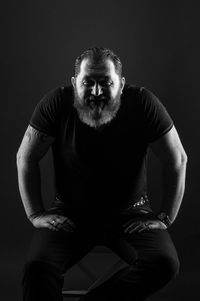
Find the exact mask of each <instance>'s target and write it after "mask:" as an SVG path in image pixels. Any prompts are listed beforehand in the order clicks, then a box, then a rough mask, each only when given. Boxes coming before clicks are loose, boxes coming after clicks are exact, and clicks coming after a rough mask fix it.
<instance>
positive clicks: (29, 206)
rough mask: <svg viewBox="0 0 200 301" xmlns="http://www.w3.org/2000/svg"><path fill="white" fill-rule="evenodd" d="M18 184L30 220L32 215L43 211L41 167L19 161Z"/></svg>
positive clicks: (35, 163) (33, 163)
mask: <svg viewBox="0 0 200 301" xmlns="http://www.w3.org/2000/svg"><path fill="white" fill-rule="evenodd" d="M17 170H18V184H19V191H20V195H21V199H22V203H23V206H24V209H25V212H26V215H27V217H28V218H29V217H30V216H31V215H32V214H34V213H36V212H39V211H43V210H44V206H43V202H42V196H41V176H40V167H39V164H38V163H37V162H30V161H29V162H26V161H25V160H23V159H22V160H18V162H17Z"/></svg>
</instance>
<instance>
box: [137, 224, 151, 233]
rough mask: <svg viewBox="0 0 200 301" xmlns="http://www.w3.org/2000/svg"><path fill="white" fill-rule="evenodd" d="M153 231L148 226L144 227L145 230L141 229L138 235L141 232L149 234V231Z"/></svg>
mask: <svg viewBox="0 0 200 301" xmlns="http://www.w3.org/2000/svg"><path fill="white" fill-rule="evenodd" d="M151 229H152V228H151V226H150V225H148V226H146V227H143V228H141V229H139V230H138V233H141V232H148V231H149V230H151Z"/></svg>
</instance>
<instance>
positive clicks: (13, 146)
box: [0, 0, 200, 301]
mask: <svg viewBox="0 0 200 301" xmlns="http://www.w3.org/2000/svg"><path fill="white" fill-rule="evenodd" d="M197 4H198V1H159V0H157V1H156V0H153V1H141V0H136V1H126V0H124V1H114V0H113V1H109V0H107V1H101V2H95V1H74V2H73V3H72V1H64V0H60V1H53V0H48V1H47V0H43V1H20V0H19V1H13V0H11V1H2V2H1V18H0V22H1V31H2V33H1V110H0V112H1V118H0V121H1V172H0V177H1V178H0V183H1V217H0V223H1V226H0V230H1V234H0V243H1V246H0V264H1V269H0V278H1V279H0V283H1V286H2V288H1V289H0V295H1V296H0V297H1V298H0V299H1V300H9V301H10V300H21V298H20V294H21V288H20V281H21V279H20V277H21V269H22V263H23V261H24V259H25V256H26V249H27V246H28V243H29V240H30V237H31V235H32V231H33V228H32V225H31V224H30V223H29V222H28V220H27V219H26V216H25V212H24V209H23V206H22V202H21V199H20V196H19V192H18V185H17V173H16V163H15V161H16V159H15V157H16V152H17V150H18V147H19V145H20V143H21V139H22V136H23V134H24V131H25V129H26V127H27V125H28V121H29V118H30V116H31V114H32V111H33V109H34V107H35V105H36V103H37V102H38V101H39V100H40V99H41V97H42V96H43V95H44V94H45V93H47V92H48V91H49V90H51V89H53V88H55V87H57V86H60V85H64V84H66V83H67V84H69V83H70V78H71V76H73V72H74V70H73V66H74V60H75V58H76V57H77V56H78V55H79V54H80V53H81V52H82V51H83V50H85V49H86V48H88V47H90V46H94V45H96V46H104V47H107V48H111V49H113V50H114V52H116V53H117V54H118V55H119V57H120V58H121V60H122V63H123V68H124V76H125V77H126V81H127V82H129V83H132V84H136V85H139V86H145V87H147V88H148V89H150V90H151V91H152V92H154V93H155V94H156V95H157V96H158V97H159V98H160V100H161V101H162V102H163V104H164V105H165V106H166V107H167V109H168V112H169V113H170V115H171V117H172V119H173V121H174V124H175V126H176V128H177V131H178V133H179V135H180V138H181V141H182V144H183V146H184V148H185V150H186V153H187V155H188V166H187V178H186V190H185V195H184V199H183V203H182V206H181V209H180V212H179V215H178V217H177V219H176V221H175V223H174V225H173V227H172V228H171V230H170V233H171V235H172V237H173V240H174V242H175V245H176V247H177V250H178V253H179V257H180V261H181V270H180V274H179V277H178V278H177V279H176V280H175V281H174V282H172V283H170V284H169V285H168V286H167V287H166V288H165V289H163V290H162V291H161V292H159V293H158V294H157V298H158V297H159V298H160V299H158V300H161V297H162V298H163V299H162V300H170V301H173V300H188V299H189V298H190V300H196V298H195V297H194V296H195V293H198V277H197V275H198V274H197V271H198V268H199V256H198V254H199V251H200V243H199V232H200V230H199V223H198V222H199V209H200V205H199V195H198V191H199V189H198V180H199V175H198V171H199V156H198V154H199V151H200V149H199V138H200V137H199V107H200V105H199V25H200V24H198V23H199V21H198V19H199V9H198V5H197ZM51 164H52V163H51V154H50V153H48V155H47V156H46V157H45V158H44V160H43V161H42V162H41V166H42V181H43V194H44V199H45V203H48V202H49V200H50V199H51V198H52V193H53V188H52V176H49V174H51V173H52V165H51ZM148 174H149V190H150V196H151V199H152V202H153V204H154V205H153V206H155V208H156V207H157V206H159V200H160V165H159V162H158V161H157V159H156V158H155V157H154V156H153V155H152V156H150V161H149V171H148ZM47 175H48V177H47ZM102 260H103V259H102ZM77 277H78V276H77ZM152 300H156V296H155V299H154V298H153V297H152Z"/></svg>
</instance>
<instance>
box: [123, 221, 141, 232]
mask: <svg viewBox="0 0 200 301" xmlns="http://www.w3.org/2000/svg"><path fill="white" fill-rule="evenodd" d="M138 225H141V221H139V222H135V223H131V224H130V225H129V226H128V227H127V228H126V229H125V230H124V232H129V231H130V230H131V229H132V228H134V227H137V226H138Z"/></svg>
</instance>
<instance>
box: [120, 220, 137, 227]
mask: <svg viewBox="0 0 200 301" xmlns="http://www.w3.org/2000/svg"><path fill="white" fill-rule="evenodd" d="M133 222H134V221H133V220H129V221H128V222H126V223H124V224H123V225H122V227H123V228H126V227H128V226H129V225H131V224H132V223H133Z"/></svg>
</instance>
